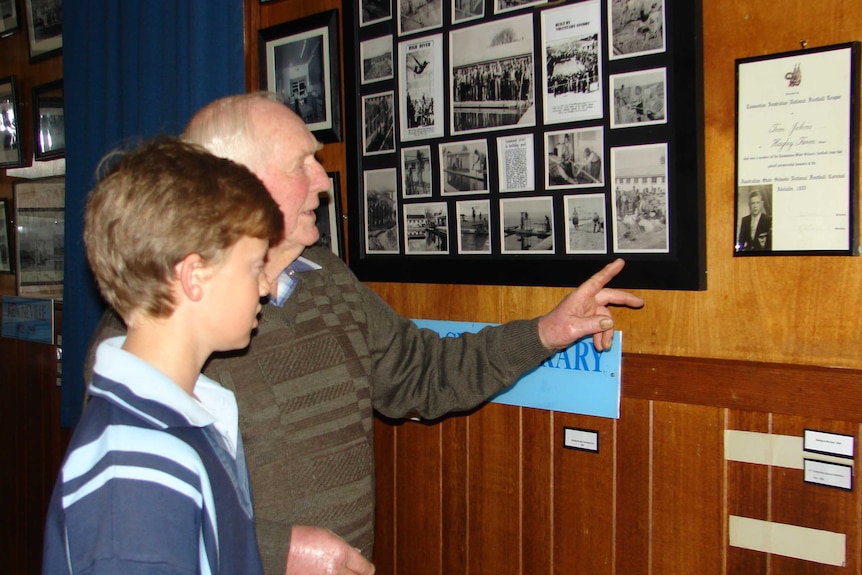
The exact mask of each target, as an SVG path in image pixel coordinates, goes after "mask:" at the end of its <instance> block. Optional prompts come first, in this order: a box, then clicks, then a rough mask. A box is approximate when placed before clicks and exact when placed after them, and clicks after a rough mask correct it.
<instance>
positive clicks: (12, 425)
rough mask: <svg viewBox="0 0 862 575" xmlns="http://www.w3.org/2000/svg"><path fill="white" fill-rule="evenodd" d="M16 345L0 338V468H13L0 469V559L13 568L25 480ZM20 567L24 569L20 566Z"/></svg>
mask: <svg viewBox="0 0 862 575" xmlns="http://www.w3.org/2000/svg"><path fill="white" fill-rule="evenodd" d="M20 345H21V342H19V341H18V340H14V339H8V338H0V393H2V394H3V399H4V400H3V401H0V436H2V437H4V438H6V440H5V443H6V446H7V448H6V449H3V450H2V451H0V468H2V469H4V470H14V473H13V472H8V471H7V472H6V473H0V507H2V508H3V509H6V510H7V512H8V513H10V517H9V520H8V521H2V522H0V561H2V562H3V564H4V565H8V566H11V568H12V569H13V570H14V569H18V568H20V566H23V564H24V563H23V560H22V550H23V548H24V544H23V534H24V531H23V529H21V525H22V523H23V521H24V520H25V517H26V514H25V506H24V499H23V498H22V497H20V490H21V489H22V487H23V484H24V483H25V481H26V474H25V473H23V471H24V469H25V466H24V465H23V462H22V461H21V455H20V454H21V451H22V449H23V443H24V441H25V438H24V437H23V435H24V434H23V431H24V429H23V426H22V425H21V421H20V417H21V413H22V405H23V397H22V396H23V393H22V389H21V385H19V384H18V383H17V382H19V381H21V379H22V377H21V375H20V373H21V372H22V371H23V369H22V368H23V366H22V365H21V363H19V362H18V361H17V358H19V357H20V355H21V354H20V353H19V347H20ZM20 571H25V570H24V569H23V568H21V569H20Z"/></svg>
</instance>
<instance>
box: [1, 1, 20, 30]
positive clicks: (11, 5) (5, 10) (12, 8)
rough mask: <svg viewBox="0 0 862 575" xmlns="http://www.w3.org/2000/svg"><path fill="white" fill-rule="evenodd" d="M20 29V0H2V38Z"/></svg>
mask: <svg viewBox="0 0 862 575" xmlns="http://www.w3.org/2000/svg"><path fill="white" fill-rule="evenodd" d="M20 29H21V21H20V19H19V18H18V0H0V38H5V37H6V36H11V35H12V34H14V33H15V32H17V31H18V30H20Z"/></svg>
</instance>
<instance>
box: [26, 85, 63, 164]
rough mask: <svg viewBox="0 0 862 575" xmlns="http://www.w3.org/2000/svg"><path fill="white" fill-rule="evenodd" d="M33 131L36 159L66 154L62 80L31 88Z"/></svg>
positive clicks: (48, 158) (59, 156) (47, 158)
mask: <svg viewBox="0 0 862 575" xmlns="http://www.w3.org/2000/svg"><path fill="white" fill-rule="evenodd" d="M33 131H34V134H33V142H34V144H35V154H34V157H35V158H36V159H37V160H50V159H52V158H62V157H63V156H64V155H66V129H65V120H64V113H63V81H62V80H57V81H56V82H51V83H49V84H44V85H42V86H37V87H35V88H33Z"/></svg>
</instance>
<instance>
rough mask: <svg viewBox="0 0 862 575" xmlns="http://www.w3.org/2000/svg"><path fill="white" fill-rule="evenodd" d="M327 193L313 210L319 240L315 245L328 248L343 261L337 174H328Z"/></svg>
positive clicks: (338, 178) (342, 236)
mask: <svg viewBox="0 0 862 575" xmlns="http://www.w3.org/2000/svg"><path fill="white" fill-rule="evenodd" d="M328 175H329V191H328V192H327V193H325V194H320V205H319V206H317V209H316V210H314V215H315V216H316V218H317V222H316V223H317V231H318V232H319V233H320V238H319V239H318V240H317V245H319V246H323V247H325V248H329V249H330V251H332V253H334V254H335V255H337V256H338V257H340V258H341V259H345V253H344V234H343V233H342V231H341V187H340V186H339V182H340V176H339V173H338V172H328Z"/></svg>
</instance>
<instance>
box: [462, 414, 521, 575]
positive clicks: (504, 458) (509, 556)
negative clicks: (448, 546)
mask: <svg viewBox="0 0 862 575" xmlns="http://www.w3.org/2000/svg"><path fill="white" fill-rule="evenodd" d="M520 414H521V408H518V407H512V406H509V405H500V404H496V403H489V404H488V405H486V406H485V407H483V408H482V409H480V410H479V411H477V412H475V413H474V414H472V415H471V416H470V422H469V427H468V431H467V437H468V438H469V443H468V449H469V454H468V477H469V491H468V502H467V510H466V512H467V543H468V545H469V549H470V550H469V557H468V561H469V562H468V566H467V569H466V570H465V571H464V573H465V575H483V574H487V575H496V574H497V573H508V574H512V575H517V574H518V573H520V565H521V525H520V517H521V493H520V489H521V485H520V483H521V482H520V478H521V457H520V454H521V422H520V419H521V418H520Z"/></svg>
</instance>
